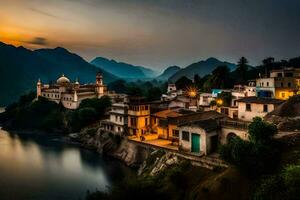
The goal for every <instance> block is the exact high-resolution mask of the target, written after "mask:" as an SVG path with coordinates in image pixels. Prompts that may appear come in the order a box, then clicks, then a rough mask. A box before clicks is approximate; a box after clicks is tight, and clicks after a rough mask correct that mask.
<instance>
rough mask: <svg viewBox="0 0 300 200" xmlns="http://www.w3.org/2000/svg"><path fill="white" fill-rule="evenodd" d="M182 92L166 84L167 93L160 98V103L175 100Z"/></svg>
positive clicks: (171, 84)
mask: <svg viewBox="0 0 300 200" xmlns="http://www.w3.org/2000/svg"><path fill="white" fill-rule="evenodd" d="M182 94H183V91H182V90H177V88H176V85H175V84H173V83H169V84H168V88H167V93H166V94H163V95H162V96H161V100H162V101H169V100H172V99H175V98H176V97H177V96H179V95H182Z"/></svg>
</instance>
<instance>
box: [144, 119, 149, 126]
mask: <svg viewBox="0 0 300 200" xmlns="http://www.w3.org/2000/svg"><path fill="white" fill-rule="evenodd" d="M145 126H148V118H145Z"/></svg>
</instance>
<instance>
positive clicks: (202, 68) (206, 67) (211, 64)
mask: <svg viewBox="0 0 300 200" xmlns="http://www.w3.org/2000/svg"><path fill="white" fill-rule="evenodd" d="M221 65H226V66H227V67H228V68H229V69H230V70H231V71H233V70H234V69H235V68H236V65H235V64H233V63H229V62H225V61H220V60H218V59H216V58H213V57H211V58H208V59H206V60H201V61H199V62H195V63H193V64H191V65H188V66H187V67H185V68H181V69H180V70H178V71H177V72H175V73H174V74H173V75H172V76H170V78H169V81H171V82H175V81H176V80H178V79H179V78H181V77H182V76H186V77H187V78H189V79H193V78H194V75H196V74H198V75H199V76H201V77H203V76H205V75H207V74H210V73H211V72H212V71H213V70H214V69H216V68H217V67H218V66H221Z"/></svg>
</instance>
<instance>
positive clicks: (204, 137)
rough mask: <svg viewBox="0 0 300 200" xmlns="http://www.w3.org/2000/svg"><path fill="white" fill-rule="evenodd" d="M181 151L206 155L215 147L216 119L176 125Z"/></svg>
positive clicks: (217, 127)
mask: <svg viewBox="0 0 300 200" xmlns="http://www.w3.org/2000/svg"><path fill="white" fill-rule="evenodd" d="M178 130H179V149H180V150H181V151H187V152H192V153H196V154H201V153H202V154H204V155H207V154H209V153H210V152H213V151H215V150H216V149H217V146H218V130H219V126H218V123H217V121H216V119H208V120H202V121H194V122H193V121H192V122H188V123H185V124H182V125H179V126H178Z"/></svg>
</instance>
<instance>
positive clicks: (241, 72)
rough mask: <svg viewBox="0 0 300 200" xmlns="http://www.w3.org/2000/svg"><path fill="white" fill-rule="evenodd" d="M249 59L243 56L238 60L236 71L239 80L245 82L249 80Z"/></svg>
mask: <svg viewBox="0 0 300 200" xmlns="http://www.w3.org/2000/svg"><path fill="white" fill-rule="evenodd" d="M247 71H248V60H247V59H246V58H245V57H241V58H240V60H239V61H238V64H237V68H236V72H237V75H238V77H239V78H238V82H239V83H242V84H245V83H246V82H247V77H246V75H247Z"/></svg>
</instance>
